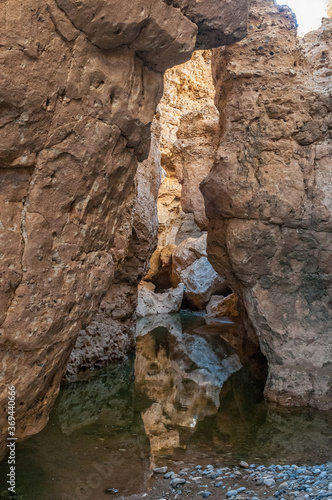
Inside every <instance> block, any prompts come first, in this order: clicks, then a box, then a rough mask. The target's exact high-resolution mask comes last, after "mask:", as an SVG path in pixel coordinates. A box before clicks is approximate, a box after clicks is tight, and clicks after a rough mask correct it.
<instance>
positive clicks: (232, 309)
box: [206, 293, 240, 318]
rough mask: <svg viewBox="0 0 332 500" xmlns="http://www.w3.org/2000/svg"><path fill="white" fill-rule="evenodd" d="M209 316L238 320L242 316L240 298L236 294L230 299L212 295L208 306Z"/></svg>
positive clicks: (229, 297) (230, 296)
mask: <svg viewBox="0 0 332 500" xmlns="http://www.w3.org/2000/svg"><path fill="white" fill-rule="evenodd" d="M206 312H207V313H208V316H211V317H215V318H222V317H223V316H227V317H233V318H237V317H238V316H240V311H239V304H238V298H237V296H236V295H235V293H232V294H231V295H229V296H228V297H223V296H222V295H212V297H211V299H210V301H209V303H208V305H207V306H206Z"/></svg>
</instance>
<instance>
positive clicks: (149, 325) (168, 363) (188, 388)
mask: <svg viewBox="0 0 332 500" xmlns="http://www.w3.org/2000/svg"><path fill="white" fill-rule="evenodd" d="M241 368H242V365H241V363H240V360H239V358H238V356H237V355H236V354H235V353H232V352H231V349H230V347H229V345H228V344H226V343H225V342H223V341H222V340H221V339H219V342H217V344H216V345H214V346H213V345H212V342H211V341H210V342H209V340H208V339H207V338H204V337H203V336H199V335H195V334H192V333H185V332H183V331H182V325H181V319H180V316H179V315H173V316H172V315H164V316H158V317H147V318H143V319H141V320H139V321H138V323H137V343H136V360H135V385H136V391H137V392H141V393H144V394H145V395H146V396H147V397H148V398H149V399H150V400H151V401H152V402H153V403H152V404H151V406H150V407H149V408H147V409H146V410H145V411H143V412H142V419H143V422H144V427H145V431H146V434H147V436H148V437H149V440H150V448H151V459H152V460H154V458H155V454H156V453H158V452H159V451H161V450H163V451H166V450H167V451H168V452H172V451H174V449H176V448H185V447H186V443H185V442H183V441H181V439H180V433H181V431H180V430H179V429H178V427H184V428H187V429H188V430H190V429H192V433H193V432H194V429H195V427H196V425H197V423H198V422H200V421H202V420H204V419H205V418H206V417H207V416H211V415H215V414H216V413H217V411H218V408H219V395H220V390H221V387H222V386H223V385H224V383H225V382H226V380H227V379H228V378H229V377H230V375H232V374H233V373H235V372H236V371H238V370H240V369H241ZM189 434H190V433H189ZM186 438H187V439H188V433H187V434H186Z"/></svg>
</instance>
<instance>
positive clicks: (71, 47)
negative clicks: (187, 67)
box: [0, 0, 246, 454]
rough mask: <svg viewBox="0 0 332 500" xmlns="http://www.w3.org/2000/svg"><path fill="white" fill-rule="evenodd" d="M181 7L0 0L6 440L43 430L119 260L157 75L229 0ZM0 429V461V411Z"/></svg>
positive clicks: (241, 23) (240, 30)
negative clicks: (9, 429) (11, 418)
mask: <svg viewBox="0 0 332 500" xmlns="http://www.w3.org/2000/svg"><path fill="white" fill-rule="evenodd" d="M192 3H194V2H191V1H189V2H188V5H187V6H184V5H183V6H182V7H183V13H182V12H181V10H180V9H177V8H174V6H173V5H168V4H167V3H165V2H162V1H161V0H158V1H154V2H151V1H149V0H137V1H136V2H134V3H132V2H131V3H130V4H129V3H128V5H123V4H121V6H120V7H119V4H118V3H117V4H116V5H115V2H113V1H109V0H107V2H106V1H105V0H98V1H97V2H95V1H92V0H83V1H80V2H78V1H75V0H58V1H57V2H55V1H54V0H47V1H46V2H42V1H41V0H33V1H32V0H27V1H25V2H22V3H18V2H16V1H15V0H5V1H3V2H1V6H0V57H1V66H2V68H3V69H2V72H1V85H0V88H1V90H0V103H1V114H0V120H1V122H0V123H1V128H0V162H1V165H0V166H1V169H0V174H1V187H2V189H1V200H0V203H1V224H0V230H1V240H0V246H1V249H0V254H1V288H0V293H1V310H0V334H1V346H0V351H1V376H0V377H1V378H0V387H1V407H2V408H5V407H6V400H7V390H6V387H7V385H15V386H16V390H17V412H16V418H17V438H18V439H22V438H23V437H25V436H28V435H31V434H33V433H36V432H38V431H39V430H40V429H41V428H42V427H43V426H44V425H45V423H46V421H47V418H48V413H49V411H50V409H51V407H52V405H53V402H54V399H55V397H56V395H57V393H58V387H59V382H60V379H61V377H62V374H63V372H64V370H65V367H66V363H67V360H68V357H69V355H70V352H71V350H72V348H73V346H74V344H75V341H76V337H77V336H78V334H79V332H80V331H81V329H82V328H85V327H86V326H87V325H88V324H89V323H90V322H91V320H92V319H93V317H94V315H95V313H96V311H97V309H98V307H99V305H100V302H101V300H102V298H103V297H104V296H105V294H106V292H107V291H108V289H109V288H110V285H111V283H112V280H113V275H114V273H115V272H117V269H118V267H119V266H118V263H119V262H120V261H121V260H123V259H124V258H125V257H126V252H127V249H128V244H127V243H125V242H126V241H127V240H130V238H131V235H132V229H131V224H130V222H128V221H130V220H131V214H128V207H129V205H130V203H129V200H130V198H132V199H134V192H135V187H134V178H135V173H136V168H137V160H139V161H142V160H144V159H146V157H147V156H148V151H149V147H150V123H151V121H152V119H153V115H154V112H155V108H156V105H157V103H158V101H159V99H160V97H161V94H162V86H163V73H162V71H163V70H164V69H166V68H167V67H171V66H172V65H174V64H178V63H181V62H184V61H185V60H187V59H189V58H190V56H191V53H192V51H193V49H194V48H195V46H196V38H197V33H198V32H199V34H200V39H201V40H202V37H203V38H204V36H205V35H206V37H207V38H209V36H208V33H209V31H211V28H213V26H214V23H215V20H216V16H218V15H219V14H222V11H223V9H224V8H226V6H227V5H229V4H228V2H226V1H223V2H220V1H217V0H212V1H211V2H209V5H207V6H206V7H205V6H202V9H203V14H202V15H203V17H204V19H203V18H202V17H201V18H200V17H199V12H198V11H197V12H196V11H195V12H193V13H192V14H191V19H193V20H195V19H196V20H197V23H198V24H199V26H198V25H197V24H196V23H195V22H193V21H192V20H191V19H190V18H189V17H187V16H186V15H185V12H186V10H187V8H186V7H188V6H191V5H192ZM244 7H245V6H244ZM219 9H220V11H219ZM194 10H195V9H194ZM239 14H240V15H239ZM230 15H231V19H230V18H229V16H228V17H227V18H226V17H225V23H224V22H223V21H221V23H220V25H218V28H216V27H215V28H216V29H218V30H220V34H221V37H223V36H224V34H225V31H227V30H228V29H229V27H231V29H230V31H233V33H234V36H235V38H241V37H242V36H243V35H244V30H245V17H246V9H245V8H244V10H243V12H242V10H241V11H240V12H237V11H236V10H235V11H234V9H231V14H230ZM237 16H238V17H237ZM231 20H232V22H231ZM234 26H236V28H234ZM233 28H234V29H233ZM214 33H215V30H214ZM198 45H199V46H200V47H202V48H204V42H202V41H200V42H198ZM210 46H211V44H209V47H210ZM209 47H206V48H209ZM0 428H1V443H2V444H1V453H0V454H2V453H3V452H4V450H5V445H4V444H3V443H4V442H5V441H4V440H5V437H6V431H5V428H6V422H5V417H4V415H3V416H2V417H1V422H0Z"/></svg>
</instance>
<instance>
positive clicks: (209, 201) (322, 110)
mask: <svg viewBox="0 0 332 500" xmlns="http://www.w3.org/2000/svg"><path fill="white" fill-rule="evenodd" d="M331 45H332V20H329V19H325V20H324V21H323V25H322V27H321V28H320V29H319V30H318V31H316V32H313V33H310V34H308V35H307V36H306V37H305V38H304V40H303V41H301V40H300V39H299V38H297V34H296V20H295V17H294V15H293V13H292V12H291V11H290V9H289V8H288V7H285V6H283V7H280V6H277V5H276V3H274V2H273V1H270V0H265V1H262V0H252V1H251V7H250V16H249V25H248V36H247V38H245V39H244V40H242V41H241V42H239V43H238V44H235V45H233V46H232V47H225V48H221V49H215V50H214V51H213V53H214V56H213V70H214V80H215V85H216V105H217V107H218V109H219V111H220V114H221V138H220V146H219V149H218V153H217V157H216V160H215V163H214V166H213V168H212V170H211V172H210V174H209V175H208V177H207V178H206V179H205V180H204V182H203V183H202V186H201V189H202V192H203V194H204V197H205V203H206V212H207V216H208V218H209V232H208V255H209V259H210V261H211V262H212V264H213V266H214V268H215V269H216V270H217V271H218V272H219V273H220V274H221V275H223V276H225V278H226V279H227V281H228V283H229V284H230V285H231V287H232V288H233V290H234V291H235V292H236V293H237V294H238V296H239V297H240V299H241V301H242V303H243V305H244V307H245V309H246V311H247V315H248V318H247V323H248V326H249V327H252V326H253V327H254V329H255V330H256V333H257V334H258V337H259V340H260V345H261V350H262V352H263V354H265V356H266V357H267V360H268V363H269V376H268V381H267V384H266V389H265V393H266V397H267V398H268V399H269V400H271V401H275V402H278V403H281V404H283V405H307V404H309V405H311V406H314V407H317V408H321V409H328V408H331V407H332V340H331V339H332V337H331V335H332V319H331V318H332V314H331V313H332V267H331V264H332V198H331V193H332V176H331V172H332V170H331V155H332V146H331V127H332V113H331V111H332V103H331V75H332V58H331V54H332V47H331Z"/></svg>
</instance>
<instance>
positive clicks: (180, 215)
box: [145, 51, 220, 309]
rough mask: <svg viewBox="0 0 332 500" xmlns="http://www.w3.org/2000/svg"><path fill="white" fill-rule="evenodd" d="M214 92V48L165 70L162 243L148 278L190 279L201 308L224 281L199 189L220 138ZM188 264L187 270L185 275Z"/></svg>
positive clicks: (168, 282)
mask: <svg viewBox="0 0 332 500" xmlns="http://www.w3.org/2000/svg"><path fill="white" fill-rule="evenodd" d="M214 94H215V89H214V86H213V81H212V73H211V52H210V51H203V52H195V53H194V54H193V56H192V58H191V60H190V61H188V62H187V63H185V64H182V65H180V66H177V67H176V68H173V69H170V70H168V71H167V72H166V74H165V85H164V95H163V99H162V101H161V103H160V105H159V106H158V111H159V114H158V116H159V117H160V118H159V119H160V126H161V135H160V151H161V164H162V168H163V170H164V178H163V180H162V184H161V188H160V191H159V196H158V218H159V235H158V248H157V250H156V251H155V252H154V254H153V256H152V259H151V262H150V270H149V272H148V274H147V276H146V278H145V279H146V280H148V281H152V282H153V283H154V284H155V285H156V286H157V287H158V288H169V287H171V286H177V285H178V284H179V283H180V282H181V281H184V283H185V285H186V287H187V288H188V294H187V293H186V294H185V295H186V298H187V299H188V298H189V294H190V295H191V298H190V299H189V302H188V303H189V305H190V306H191V307H193V308H199V309H201V308H204V306H205V304H206V303H207V301H208V300H209V298H210V296H211V293H213V292H214V291H215V288H214V287H215V285H216V283H217V281H218V279H217V275H216V273H215V271H214V270H213V269H212V267H211V265H210V264H209V263H208V261H207V259H206V233H205V234H204V233H203V232H201V230H204V228H206V226H207V218H206V216H205V207H204V200H203V196H202V194H201V192H200V190H199V184H200V182H201V181H202V180H203V179H204V178H205V177H206V175H207V174H208V173H209V171H210V169H211V168H212V165H213V161H214V158H215V154H216V150H217V146H218V140H219V113H218V111H217V109H216V107H215V106H214V102H213V98H214ZM198 226H199V227H198ZM202 256H204V257H205V259H203V260H201V261H200V264H201V265H202V268H201V269H200V270H199V269H198V268H197V265H196V264H195V266H194V268H193V269H192V270H189V266H190V264H193V263H194V262H195V261H196V260H198V259H200V257H202ZM185 268H188V271H187V275H186V277H185V279H182V277H181V273H182V271H184V270H185ZM196 271H197V272H198V275H199V281H201V280H202V278H203V275H204V279H205V285H204V286H199V283H198V281H197V280H196V281H195V276H194V275H193V272H196ZM206 273H207V274H206ZM205 274H206V275H205ZM219 281H220V280H219ZM200 294H201V297H199V295H200Z"/></svg>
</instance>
